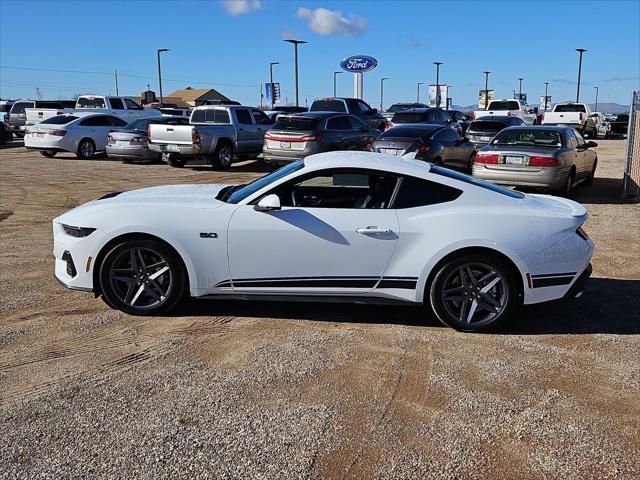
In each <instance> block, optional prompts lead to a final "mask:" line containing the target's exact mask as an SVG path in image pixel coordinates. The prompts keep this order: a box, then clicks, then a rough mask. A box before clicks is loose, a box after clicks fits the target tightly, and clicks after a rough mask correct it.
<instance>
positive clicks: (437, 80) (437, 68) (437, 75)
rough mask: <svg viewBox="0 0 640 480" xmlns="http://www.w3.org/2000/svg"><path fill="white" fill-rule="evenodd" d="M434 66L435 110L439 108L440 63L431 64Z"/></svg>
mask: <svg viewBox="0 0 640 480" xmlns="http://www.w3.org/2000/svg"><path fill="white" fill-rule="evenodd" d="M433 64H434V65H435V66H436V108H440V65H442V62H433Z"/></svg>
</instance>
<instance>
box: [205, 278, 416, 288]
mask: <svg viewBox="0 0 640 480" xmlns="http://www.w3.org/2000/svg"><path fill="white" fill-rule="evenodd" d="M378 279H379V278H378V277H299V278H241V279H238V280H233V281H232V280H229V279H227V280H223V281H221V282H218V283H217V284H216V285H214V288H231V287H232V286H235V287H259V288H267V287H297V288H312V287H324V288H327V287H337V288H373V287H376V288H400V289H408V290H415V288H416V285H417V283H418V278H417V277H382V279H381V280H380V281H379V282H378ZM376 284H377V285H376Z"/></svg>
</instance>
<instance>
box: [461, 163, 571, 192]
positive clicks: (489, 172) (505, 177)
mask: <svg viewBox="0 0 640 480" xmlns="http://www.w3.org/2000/svg"><path fill="white" fill-rule="evenodd" d="M472 172H473V176H474V177H477V178H480V179H482V180H487V181H489V182H493V183H497V184H498V185H511V186H516V187H534V188H543V189H552V190H554V189H559V188H560V187H562V186H563V185H564V184H565V182H566V181H567V176H568V175H569V169H568V168H566V167H562V168H556V167H552V168H539V169H537V170H529V169H525V168H521V169H517V168H511V169H510V168H490V167H486V166H485V165H484V164H477V163H476V164H474V165H473V170H472Z"/></svg>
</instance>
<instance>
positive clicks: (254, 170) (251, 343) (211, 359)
mask: <svg viewBox="0 0 640 480" xmlns="http://www.w3.org/2000/svg"><path fill="white" fill-rule="evenodd" d="M599 143H600V146H599V147H598V149H597V150H598V155H599V168H598V172H597V177H596V180H595V183H594V185H593V186H591V187H578V188H577V189H576V192H575V194H574V198H575V199H576V200H578V201H580V202H582V203H584V204H585V205H586V206H587V208H588V210H589V213H590V220H589V221H588V223H587V225H586V230H587V232H588V233H589V235H590V236H591V237H592V238H593V239H594V241H595V243H596V253H595V256H594V259H593V266H594V275H593V278H592V280H591V281H590V282H589V284H588V287H587V290H586V292H585V294H584V295H583V296H582V298H580V299H577V300H571V301H562V302H555V303H553V304H547V305H539V306H533V307H528V308H525V309H524V310H523V311H522V312H521V314H520V315H519V317H518V318H517V319H516V321H514V322H513V323H512V324H511V325H509V326H508V327H506V328H505V330H504V331H503V332H500V333H497V334H490V335H472V334H461V333H457V332H455V331H453V330H451V329H449V328H445V327H442V326H440V324H439V323H438V322H437V321H436V320H435V319H432V318H428V317H427V318H425V317H424V316H423V315H422V313H421V312H420V311H419V310H418V309H413V308H406V307H403V308H398V307H379V306H376V307H373V306H371V307H369V306H349V305H326V304H293V303H261V302H260V303H257V302H254V303H249V302H230V301H209V300H207V301H204V300H193V301H190V302H187V303H186V304H185V305H183V306H181V307H180V309H179V310H178V311H177V312H176V313H175V314H174V315H173V316H167V317H159V318H139V317H130V316H127V315H124V314H122V313H120V312H116V311H113V310H110V309H109V308H107V306H106V305H105V304H104V303H103V302H102V301H101V300H100V299H94V298H93V296H92V295H91V294H86V293H80V292H72V291H69V290H66V289H64V288H62V287H61V286H59V285H58V284H57V283H56V282H55V281H54V278H53V256H52V253H51V251H52V234H51V219H52V218H54V217H55V216H57V215H59V214H60V213H62V212H64V211H66V210H68V209H70V208H72V207H74V206H76V205H78V204H81V203H83V202H85V201H88V200H91V199H94V198H96V197H98V196H100V195H103V194H105V193H107V192H111V191H120V190H126V189H134V188H140V187H146V186H152V185H161V184H168V183H206V182H225V183H234V182H246V181H248V180H251V179H253V178H255V177H257V176H259V175H262V174H263V173H264V172H263V171H261V169H260V167H259V166H258V165H257V164H256V163H255V162H244V163H240V164H237V165H234V167H233V168H232V169H231V170H230V171H228V172H214V171H212V170H210V169H209V168H206V167H193V168H185V169H173V168H170V167H168V166H165V165H128V164H123V163H121V162H116V161H109V160H106V159H98V160H93V161H80V160H76V159H75V158H74V156H73V155H70V154H62V155H59V156H57V157H56V158H54V159H46V158H43V157H41V156H40V155H38V154H37V153H30V152H27V151H26V150H25V149H24V148H23V147H22V146H21V142H18V141H14V142H12V143H11V144H9V145H5V146H4V147H3V148H2V149H1V150H0V220H1V221H0V242H1V245H2V249H1V250H0V472H3V473H2V474H1V475H0V476H2V477H3V478H34V477H36V476H42V478H76V477H85V476H86V477H87V478H96V477H100V478H154V479H155V478H187V477H188V478H242V479H245V478H336V479H338V478H339V479H342V478H352V479H366V478H394V479H396V478H490V479H497V478H518V479H529V478H531V479H533V478H564V479H585V478H598V479H603V478H629V479H631V478H638V477H639V476H640V436H639V434H638V432H639V431H640V402H639V401H638V399H639V398H640V314H639V312H640V263H639V258H640V241H639V240H638V236H639V233H640V205H639V204H638V203H634V202H630V201H625V200H621V198H620V192H621V189H622V180H621V179H622V171H623V155H624V145H625V142H624V141H613V140H610V141H605V140H602V141H599Z"/></svg>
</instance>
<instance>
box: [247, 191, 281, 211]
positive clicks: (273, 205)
mask: <svg viewBox="0 0 640 480" xmlns="http://www.w3.org/2000/svg"><path fill="white" fill-rule="evenodd" d="M280 208H281V207H280V197H278V196H277V195H276V194H275V193H272V194H271V195H267V196H266V197H264V198H263V199H261V200H260V201H259V202H258V204H257V205H256V206H255V207H253V209H254V210H255V211H257V212H270V211H272V210H280Z"/></svg>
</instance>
